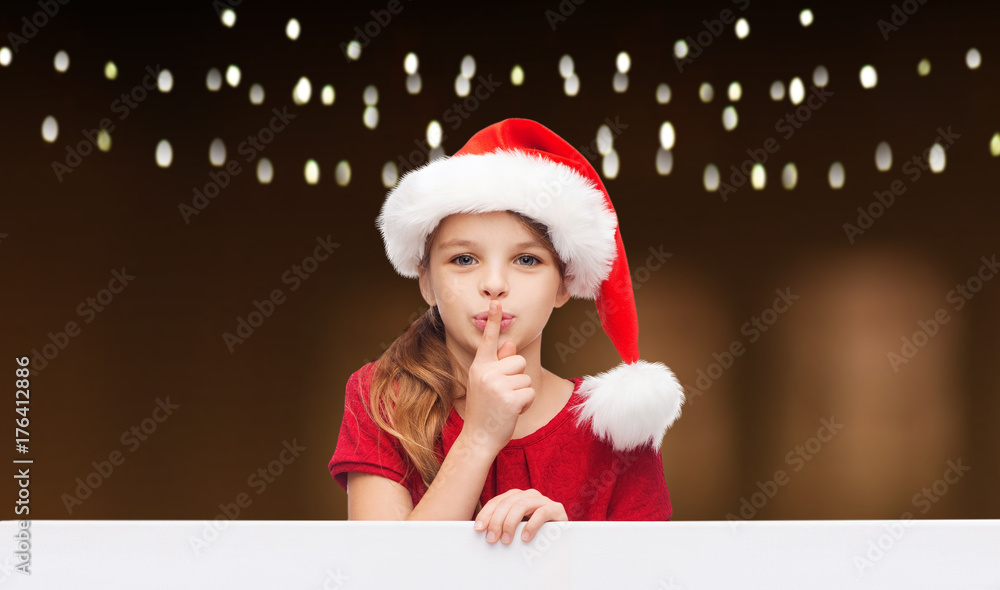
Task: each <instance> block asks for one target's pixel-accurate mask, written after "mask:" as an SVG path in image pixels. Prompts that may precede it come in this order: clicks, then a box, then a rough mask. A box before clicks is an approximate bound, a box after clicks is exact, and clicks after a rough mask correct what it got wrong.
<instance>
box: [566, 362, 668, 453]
mask: <svg viewBox="0 0 1000 590" xmlns="http://www.w3.org/2000/svg"><path fill="white" fill-rule="evenodd" d="M579 393H580V395H582V396H583V397H584V398H586V399H585V401H584V402H583V404H581V405H580V409H579V417H578V419H577V424H582V423H583V422H585V421H586V420H588V419H589V420H590V421H591V430H592V431H593V433H594V434H595V435H596V436H597V437H598V438H601V439H604V440H609V441H610V442H611V444H612V446H613V447H614V448H615V450H617V451H629V450H631V449H634V448H636V447H640V446H643V445H647V444H649V445H652V446H654V447H655V448H657V449H659V448H660V444H661V443H662V442H663V435H664V434H665V433H666V431H667V429H668V428H670V426H671V425H672V424H673V423H674V420H676V419H677V418H679V417H680V415H681V406H682V405H683V404H684V389H683V388H682V387H681V384H680V382H678V381H677V377H676V376H675V375H674V373H673V371H671V370H670V369H669V368H667V366H666V365H664V364H663V363H650V362H647V361H643V360H638V361H636V362H635V363H633V364H631V365H627V364H625V363H622V364H620V365H618V366H617V367H615V368H613V369H611V370H609V371H605V372H604V373H600V374H598V375H596V376H588V377H584V379H583V382H582V383H581V384H580V388H579Z"/></svg>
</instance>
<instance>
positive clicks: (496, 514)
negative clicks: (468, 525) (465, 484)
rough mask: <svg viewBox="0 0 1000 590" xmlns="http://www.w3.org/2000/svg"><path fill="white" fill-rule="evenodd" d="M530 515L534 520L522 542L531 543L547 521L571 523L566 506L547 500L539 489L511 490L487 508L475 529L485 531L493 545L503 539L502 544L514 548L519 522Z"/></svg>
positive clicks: (522, 532) (490, 503)
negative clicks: (512, 543)
mask: <svg viewBox="0 0 1000 590" xmlns="http://www.w3.org/2000/svg"><path fill="white" fill-rule="evenodd" d="M529 515H530V516H531V518H530V519H528V524H526V525H524V530H523V531H521V540H522V541H530V540H531V539H532V538H533V537H534V536H535V533H536V532H538V529H539V527H541V526H542V524H544V523H546V522H549V521H563V522H568V521H569V517H568V516H566V509H565V508H564V507H563V505H562V504H561V503H559V502H555V501H552V500H550V499H548V498H546V497H545V496H543V495H542V493H541V492H539V491H538V490H536V489H530V490H508V491H506V492H504V493H502V494H500V495H499V496H496V497H494V498H493V499H491V500H490V501H489V502H487V503H486V505H485V506H483V509H482V510H480V511H479V515H478V516H476V524H475V529H476V530H477V531H482V530H484V529H485V530H486V541H487V542H489V543H496V542H497V540H498V539H499V540H500V542H501V543H504V544H506V545H510V544H511V542H512V541H513V540H514V533H515V532H516V531H515V530H516V529H517V525H518V523H520V522H521V521H522V520H523V519H524V517H525V516H529Z"/></svg>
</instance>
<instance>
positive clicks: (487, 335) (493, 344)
mask: <svg viewBox="0 0 1000 590" xmlns="http://www.w3.org/2000/svg"><path fill="white" fill-rule="evenodd" d="M502 318H503V312H502V311H501V310H500V302H499V301H496V300H493V301H491V302H490V312H489V316H488V317H487V318H486V327H485V328H484V329H483V339H482V340H481V341H480V343H479V350H478V351H476V359H485V360H491V361H495V360H498V359H497V349H498V346H497V342H498V341H499V340H500V320H501V319H502Z"/></svg>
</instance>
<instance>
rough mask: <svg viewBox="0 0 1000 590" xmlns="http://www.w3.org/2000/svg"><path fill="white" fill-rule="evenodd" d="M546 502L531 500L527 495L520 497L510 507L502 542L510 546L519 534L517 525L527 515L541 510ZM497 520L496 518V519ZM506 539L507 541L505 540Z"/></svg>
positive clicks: (504, 521) (504, 523)
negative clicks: (515, 535) (516, 534)
mask: <svg viewBox="0 0 1000 590" xmlns="http://www.w3.org/2000/svg"><path fill="white" fill-rule="evenodd" d="M544 501H545V500H543V499H541V498H538V499H535V498H531V497H530V496H528V495H527V494H521V495H520V496H518V497H517V498H516V499H515V500H514V501H513V502H511V504H510V505H509V507H508V510H507V516H506V517H505V518H504V520H503V527H502V531H503V532H502V535H501V537H500V541H501V542H502V543H506V544H507V545H510V544H511V543H513V542H514V534H515V533H517V525H519V524H520V523H521V521H522V520H524V517H525V515H527V514H531V513H533V512H536V511H537V509H539V508H541V505H542V503H543V502H544ZM494 518H495V517H494ZM504 539H506V541H505V540H504Z"/></svg>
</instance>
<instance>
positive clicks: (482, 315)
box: [472, 311, 514, 322]
mask: <svg viewBox="0 0 1000 590" xmlns="http://www.w3.org/2000/svg"><path fill="white" fill-rule="evenodd" d="M472 319H474V320H482V321H484V322H485V321H486V320H488V319H490V312H488V311H481V312H479V313H477V314H476V315H474V316H472ZM502 319H504V320H510V319H514V314H512V313H507V312H506V311H505V312H503V318H502Z"/></svg>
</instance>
